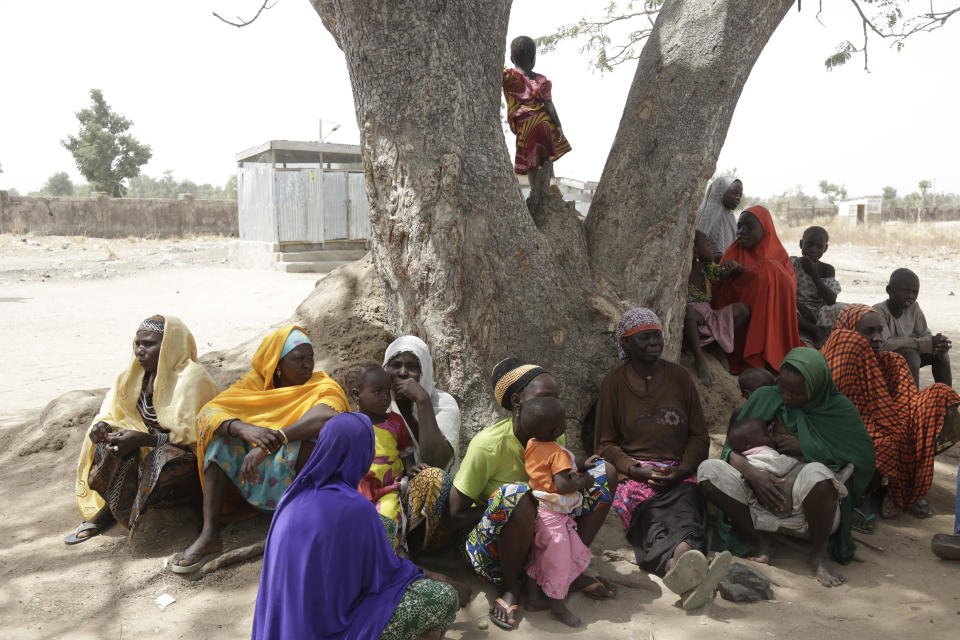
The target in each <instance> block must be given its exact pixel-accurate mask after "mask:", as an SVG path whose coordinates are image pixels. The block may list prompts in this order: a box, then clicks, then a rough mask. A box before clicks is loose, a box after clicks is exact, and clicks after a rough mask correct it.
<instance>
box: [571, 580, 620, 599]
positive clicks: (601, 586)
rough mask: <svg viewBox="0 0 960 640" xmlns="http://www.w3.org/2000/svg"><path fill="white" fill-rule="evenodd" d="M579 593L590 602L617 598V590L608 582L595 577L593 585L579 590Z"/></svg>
mask: <svg viewBox="0 0 960 640" xmlns="http://www.w3.org/2000/svg"><path fill="white" fill-rule="evenodd" d="M580 593H582V594H583V595H585V596H587V597H588V598H590V599H592V600H610V599H612V598H615V597H617V588H616V587H614V586H613V584H612V583H611V582H610V581H609V580H606V579H605V578H601V577H600V576H595V577H594V579H593V584H591V585H589V586H587V587H584V588H583V589H581V590H580Z"/></svg>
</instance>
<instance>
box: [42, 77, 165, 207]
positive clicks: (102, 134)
mask: <svg viewBox="0 0 960 640" xmlns="http://www.w3.org/2000/svg"><path fill="white" fill-rule="evenodd" d="M90 99H91V102H92V105H91V106H90V108H89V109H82V110H80V111H78V112H77V120H79V121H80V132H79V134H78V135H77V136H68V137H67V139H66V140H61V141H60V144H62V145H63V146H64V147H66V148H67V150H68V151H70V153H72V154H73V159H74V160H75V161H76V163H77V168H78V169H80V173H81V174H83V177H84V178H86V179H87V180H88V181H89V182H90V185H91V186H92V187H93V188H95V189H96V190H97V191H106V192H107V193H109V194H110V195H112V196H114V197H121V196H123V194H124V192H125V191H126V187H125V186H124V184H123V181H124V180H127V179H130V178H134V177H136V176H137V175H139V174H140V167H141V166H143V165H144V164H146V163H147V162H148V161H149V160H150V156H151V155H152V154H151V151H150V146H149V145H145V144H141V143H140V142H139V141H137V139H136V138H134V137H133V136H131V135H130V134H128V133H126V132H127V130H128V129H130V127H131V126H132V125H133V123H132V122H131V121H130V120H128V119H127V118H124V117H123V116H121V115H120V114H118V113H115V112H114V111H113V110H112V109H110V106H109V105H107V103H106V101H105V100H104V99H103V93H102V92H101V91H100V90H99V89H91V90H90Z"/></svg>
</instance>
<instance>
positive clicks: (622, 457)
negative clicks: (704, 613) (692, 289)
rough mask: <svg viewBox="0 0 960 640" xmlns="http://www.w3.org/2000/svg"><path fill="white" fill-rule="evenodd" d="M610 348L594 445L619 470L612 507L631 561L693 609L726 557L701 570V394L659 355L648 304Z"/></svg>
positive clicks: (626, 318) (624, 323)
mask: <svg viewBox="0 0 960 640" xmlns="http://www.w3.org/2000/svg"><path fill="white" fill-rule="evenodd" d="M617 348H618V350H619V353H620V359H621V360H624V363H623V364H621V365H620V366H619V367H617V368H616V369H614V370H613V371H611V372H610V373H609V374H607V377H606V378H605V379H604V381H603V384H602V385H601V387H600V399H599V401H598V403H597V413H596V435H595V438H594V448H595V450H596V452H597V453H598V454H599V455H601V456H603V458H604V459H605V460H606V461H607V462H609V463H610V464H612V465H614V466H615V467H616V469H617V471H618V472H619V474H620V477H621V481H620V484H619V486H618V488H617V492H616V496H615V497H614V500H613V506H614V508H615V509H616V510H617V513H619V514H620V518H621V519H622V520H623V527H624V529H625V530H626V531H627V539H628V540H629V541H630V543H631V544H632V545H633V547H634V551H635V553H636V556H637V564H639V565H640V568H642V569H644V570H645V571H648V572H650V573H654V574H656V575H658V576H660V577H661V578H663V579H664V584H666V586H667V587H668V588H670V589H671V590H673V591H675V592H676V593H678V594H680V595H685V594H687V592H690V593H689V595H687V597H685V598H684V601H683V608H684V609H695V608H697V607H698V606H700V605H702V604H703V603H704V602H705V601H706V598H708V597H710V596H711V595H712V593H713V587H715V586H716V583H715V582H714V578H715V579H716V582H719V580H720V578H722V577H723V574H725V573H726V568H727V567H728V566H729V562H730V558H729V554H726V556H725V557H724V558H723V559H721V560H720V561H719V562H717V561H715V562H714V565H711V568H710V569H709V571H708V567H707V561H706V557H705V556H704V553H705V552H706V508H705V504H704V501H703V497H702V496H701V494H700V492H699V490H698V489H697V485H696V470H697V466H699V464H700V463H701V462H703V460H704V459H706V457H707V454H708V452H709V447H710V440H709V437H708V436H707V425H706V420H705V419H704V415H703V409H702V408H701V406H700V398H699V396H698V395H697V391H696V389H695V388H694V386H693V381H692V380H691V379H690V375H689V374H688V373H687V372H686V370H685V369H683V368H682V367H680V366H678V365H676V364H674V363H672V362H667V361H666V360H663V359H661V357H660V356H661V354H662V353H663V332H662V330H661V326H660V320H659V319H658V318H657V316H656V315H655V314H654V313H653V312H652V311H650V310H649V309H631V310H630V311H627V312H626V313H625V314H624V315H623V318H621V320H620V324H619V325H618V327H617ZM717 576H719V577H717ZM707 578H709V579H707ZM711 584H712V586H711Z"/></svg>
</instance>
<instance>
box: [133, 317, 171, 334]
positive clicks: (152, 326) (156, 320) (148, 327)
mask: <svg viewBox="0 0 960 640" xmlns="http://www.w3.org/2000/svg"><path fill="white" fill-rule="evenodd" d="M165 324H166V320H164V319H163V316H159V315H158V316H150V317H149V318H147V319H146V320H144V321H143V322H141V323H140V326H139V327H138V328H137V331H153V332H154V333H159V334H160V335H161V336H162V335H163V327H164V325H165Z"/></svg>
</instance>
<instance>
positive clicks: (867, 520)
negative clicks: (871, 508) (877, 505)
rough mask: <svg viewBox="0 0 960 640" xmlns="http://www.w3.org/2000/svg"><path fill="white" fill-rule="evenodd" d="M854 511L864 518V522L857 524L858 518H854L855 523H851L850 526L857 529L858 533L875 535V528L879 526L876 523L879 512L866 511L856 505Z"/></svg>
mask: <svg viewBox="0 0 960 640" xmlns="http://www.w3.org/2000/svg"><path fill="white" fill-rule="evenodd" d="M853 512H854V513H855V514H856V515H858V516H860V517H861V518H863V524H862V525H859V524H857V522H856V520H854V522H853V524H851V525H850V528H851V529H853V530H854V531H856V532H857V533H866V534H870V535H873V530H874V529H875V528H876V527H877V523H876V519H877V514H875V513H866V512H864V511H862V510H861V509H858V508H856V507H854V508H853Z"/></svg>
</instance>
